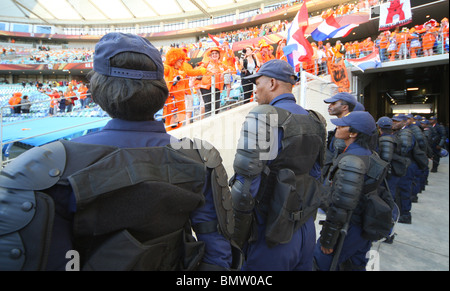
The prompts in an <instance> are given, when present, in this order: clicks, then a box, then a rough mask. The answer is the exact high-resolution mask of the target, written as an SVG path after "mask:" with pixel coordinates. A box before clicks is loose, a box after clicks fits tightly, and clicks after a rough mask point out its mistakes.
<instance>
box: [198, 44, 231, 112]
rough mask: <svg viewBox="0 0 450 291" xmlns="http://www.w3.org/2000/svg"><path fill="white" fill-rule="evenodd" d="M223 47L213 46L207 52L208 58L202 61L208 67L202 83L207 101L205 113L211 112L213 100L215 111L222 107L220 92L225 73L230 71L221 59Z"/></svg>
mask: <svg viewBox="0 0 450 291" xmlns="http://www.w3.org/2000/svg"><path fill="white" fill-rule="evenodd" d="M221 53H222V51H221V49H220V48H218V47H213V48H211V49H209V50H208V51H206V52H205V55H206V58H204V59H205V61H203V62H202V66H203V67H204V68H206V73H205V74H204V75H203V78H202V83H201V85H200V92H201V93H202V97H203V101H204V102H205V113H206V114H209V113H210V112H211V107H212V106H211V105H212V102H214V104H215V113H218V112H219V108H220V92H221V91H222V90H223V74H224V73H230V70H229V68H228V67H226V66H225V65H224V64H223V63H222V62H221V61H220V60H221V59H222V58H221ZM212 76H214V81H215V93H214V96H212V83H211V81H212Z"/></svg>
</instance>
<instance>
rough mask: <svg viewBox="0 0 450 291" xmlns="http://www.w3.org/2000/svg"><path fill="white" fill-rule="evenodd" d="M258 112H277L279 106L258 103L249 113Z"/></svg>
mask: <svg viewBox="0 0 450 291" xmlns="http://www.w3.org/2000/svg"><path fill="white" fill-rule="evenodd" d="M251 113H256V114H276V113H277V108H276V107H275V106H272V105H268V104H263V105H258V106H256V107H254V108H253V109H252V110H250V112H249V114H251Z"/></svg>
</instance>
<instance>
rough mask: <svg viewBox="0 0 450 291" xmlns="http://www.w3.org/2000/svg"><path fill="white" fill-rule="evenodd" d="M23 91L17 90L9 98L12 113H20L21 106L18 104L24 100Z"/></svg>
mask: <svg viewBox="0 0 450 291" xmlns="http://www.w3.org/2000/svg"><path fill="white" fill-rule="evenodd" d="M21 97H22V93H20V92H16V93H14V94H13V95H12V97H11V98H9V101H8V103H9V105H11V112H12V113H20V106H17V105H18V104H20V101H22V98H21Z"/></svg>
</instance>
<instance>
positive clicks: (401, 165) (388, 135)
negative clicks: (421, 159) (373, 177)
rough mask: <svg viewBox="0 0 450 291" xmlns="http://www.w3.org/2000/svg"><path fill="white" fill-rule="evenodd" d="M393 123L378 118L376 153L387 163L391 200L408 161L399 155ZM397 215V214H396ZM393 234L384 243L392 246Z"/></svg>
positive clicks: (385, 117)
mask: <svg viewBox="0 0 450 291" xmlns="http://www.w3.org/2000/svg"><path fill="white" fill-rule="evenodd" d="M392 124H393V121H392V119H391V118H389V117H387V116H383V117H380V118H379V119H378V121H377V127H378V131H379V136H380V137H379V139H378V147H377V152H378V153H379V155H380V158H382V159H383V160H384V161H386V162H388V163H389V171H388V173H387V175H386V183H387V186H388V189H389V191H390V194H391V195H392V199H393V200H395V195H396V192H397V184H398V182H399V181H400V179H401V177H403V176H404V175H405V174H406V169H407V168H408V166H409V163H410V160H409V159H408V158H405V157H402V156H401V155H400V144H399V141H398V139H397V137H396V136H395V135H394V134H393V131H392ZM396 214H397V215H398V213H396ZM394 237H395V233H391V235H390V236H389V237H387V238H386V240H384V242H386V243H389V244H392V243H393V242H394Z"/></svg>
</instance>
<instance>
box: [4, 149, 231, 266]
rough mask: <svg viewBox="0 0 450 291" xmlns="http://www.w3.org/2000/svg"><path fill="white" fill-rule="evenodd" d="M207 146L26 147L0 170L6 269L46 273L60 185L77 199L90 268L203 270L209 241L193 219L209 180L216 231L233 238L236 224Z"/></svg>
mask: <svg viewBox="0 0 450 291" xmlns="http://www.w3.org/2000/svg"><path fill="white" fill-rule="evenodd" d="M202 143H203V141H200V140H194V142H191V141H189V140H183V141H181V143H180V144H175V148H174V147H173V146H171V145H168V146H165V147H153V148H131V149H118V148H115V147H111V146H100V145H89V144H79V143H74V142H67V141H61V142H55V143H51V144H49V145H46V146H43V147H39V148H34V149H32V150H29V151H27V152H25V153H24V154H23V155H21V156H20V157H19V158H17V159H15V160H14V161H13V162H12V163H11V164H10V165H9V166H7V167H6V168H5V169H4V170H3V171H2V172H1V175H0V193H3V195H1V196H2V197H4V200H5V201H6V202H7V203H6V204H2V206H0V269H1V270H3V269H5V270H44V269H45V265H46V260H47V254H48V250H49V241H50V235H51V231H52V223H53V220H52V219H53V214H54V202H53V199H52V198H51V197H50V196H49V195H47V194H46V192H49V193H51V192H53V191H52V189H53V188H55V187H62V186H63V187H64V186H66V187H68V186H70V188H71V189H72V190H73V193H74V194H75V198H76V207H77V211H76V212H75V215H74V219H73V236H74V247H75V248H76V250H77V251H78V252H79V253H80V259H81V264H82V270H190V269H195V268H196V266H197V265H198V262H199V261H200V260H201V258H202V254H203V252H204V245H203V243H202V242H197V241H195V239H194V238H193V236H192V235H191V225H190V223H189V215H190V214H191V213H192V211H194V210H195V209H196V208H198V207H199V206H201V205H202V204H203V203H204V196H203V187H204V184H205V177H207V176H209V177H211V185H212V189H213V197H214V204H215V207H216V212H217V216H218V221H217V222H215V228H214V229H215V230H219V231H220V232H221V233H222V234H223V235H224V236H225V237H226V238H230V237H231V233H232V230H233V228H234V220H233V213H232V205H231V195H230V192H229V190H228V187H227V177H226V172H225V169H224V168H223V166H222V163H221V162H222V160H221V158H220V155H219V154H218V152H217V150H216V149H214V148H213V147H212V146H210V145H208V146H207V147H204V146H202ZM208 171H210V173H211V174H210V175H207V174H208ZM25 208H26V209H25ZM197 227H198V228H199V229H200V230H202V229H203V230H204V229H206V230H207V229H208V228H207V227H203V226H197ZM31 231H33V232H32V234H34V236H33V237H32V236H31V235H30V234H29V233H30V232H31Z"/></svg>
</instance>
